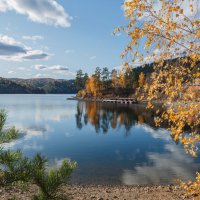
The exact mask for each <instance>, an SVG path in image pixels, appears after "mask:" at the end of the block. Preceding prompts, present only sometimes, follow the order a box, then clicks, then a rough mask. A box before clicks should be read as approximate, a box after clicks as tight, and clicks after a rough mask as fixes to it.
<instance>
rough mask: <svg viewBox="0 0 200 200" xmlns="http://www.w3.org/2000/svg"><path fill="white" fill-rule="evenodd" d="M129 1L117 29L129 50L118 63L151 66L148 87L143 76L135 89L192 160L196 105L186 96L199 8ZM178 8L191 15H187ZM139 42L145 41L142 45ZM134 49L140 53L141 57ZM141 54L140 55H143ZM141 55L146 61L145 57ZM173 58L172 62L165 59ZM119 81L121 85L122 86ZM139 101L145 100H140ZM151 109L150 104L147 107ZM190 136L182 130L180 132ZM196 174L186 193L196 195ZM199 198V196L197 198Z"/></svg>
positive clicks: (199, 119) (197, 136)
mask: <svg viewBox="0 0 200 200" xmlns="http://www.w3.org/2000/svg"><path fill="white" fill-rule="evenodd" d="M157 3H158V2H157V1H154V0H149V1H146V0H129V1H125V3H124V10H125V15H126V17H127V20H128V25H127V26H126V27H123V29H122V28H121V29H120V30H122V31H124V32H125V33H127V34H128V37H129V38H130V42H129V45H128V46H127V47H126V48H125V50H124V52H123V54H122V55H123V56H122V57H123V58H129V57H130V56H129V55H132V56H133V58H131V61H130V62H129V61H126V62H129V63H131V62H133V64H134V62H135V60H137V61H139V62H141V64H144V63H145V62H150V61H151V62H152V60H153V61H154V63H156V64H155V72H154V73H153V74H152V76H151V84H150V85H148V86H147V85H146V84H144V79H145V77H144V75H142V74H141V75H140V77H139V85H140V87H143V88H144V89H145V90H146V93H147V94H148V100H149V101H150V102H153V101H155V100H156V101H161V102H162V103H163V104H164V106H165V107H166V111H165V112H164V113H163V114H162V117H161V118H157V119H156V123H157V125H160V123H162V122H163V121H167V122H168V125H169V127H168V128H169V129H170V130H171V134H172V136H173V138H174V140H175V141H179V142H180V143H182V144H183V145H184V148H185V150H186V152H187V153H190V154H191V155H192V156H197V145H196V144H197V143H198V142H199V141H200V131H199V127H200V103H199V100H198V98H195V97H198V96H199V90H197V91H196V92H197V93H195V92H194V93H192V92H191V93H188V92H187V91H189V89H188V88H189V87H190V85H192V84H193V80H194V77H195V78H199V74H200V67H199V66H198V65H199V60H200V27H199V25H200V20H199V19H198V18H197V17H198V15H195V13H194V12H195V9H196V8H197V7H198V5H196V4H195V3H198V1H193V0H180V1H179V0H175V1H170V0H166V1H163V0H161V1H159V9H158V7H157V5H156V4H157ZM183 4H184V5H188V9H189V10H190V12H191V13H193V15H192V14H191V15H187V13H186V12H185V10H184V9H183ZM141 38H142V39H143V41H145V42H141ZM139 49H142V51H141V52H140V51H139ZM144 51H145V52H144ZM144 55H145V57H144ZM174 58H179V59H176V61H174V62H175V63H174V62H166V60H170V59H174ZM121 82H123V81H121ZM143 96H144V95H143ZM148 106H149V107H152V104H151V103H149V104H148ZM186 127H187V129H188V130H189V131H187V132H186V131H185V129H186ZM199 180H200V175H199V173H197V180H196V181H195V182H189V183H188V184H186V183H182V184H181V185H182V186H183V188H184V189H186V191H187V192H188V193H189V194H192V195H193V194H197V195H199V196H200V181H199ZM198 198H199V197H198Z"/></svg>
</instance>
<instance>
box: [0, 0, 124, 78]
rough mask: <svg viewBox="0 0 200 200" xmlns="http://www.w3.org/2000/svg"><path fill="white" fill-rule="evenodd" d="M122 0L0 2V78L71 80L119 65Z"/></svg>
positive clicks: (122, 36)
mask: <svg viewBox="0 0 200 200" xmlns="http://www.w3.org/2000/svg"><path fill="white" fill-rule="evenodd" d="M122 3H123V0H101V1H99V0H84V1H82V0H81V1H80V0H57V1H55V0H17V1H16V0H1V1H0V30H1V31H0V77H18V78H34V77H51V78H64V79H71V78H74V74H75V72H76V71H77V70H78V69H80V68H81V69H82V70H83V71H85V72H88V73H92V72H93V71H94V70H95V68H96V67H97V66H99V67H108V68H109V69H110V70H111V69H113V68H115V67H118V66H120V65H121V64H122V60H121V58H120V54H121V52H122V51H123V48H124V47H125V45H126V43H127V39H126V36H125V35H123V34H122V35H118V36H113V35H112V32H113V30H114V28H115V27H117V26H119V25H123V24H124V23H125V17H124V15H123V10H122Z"/></svg>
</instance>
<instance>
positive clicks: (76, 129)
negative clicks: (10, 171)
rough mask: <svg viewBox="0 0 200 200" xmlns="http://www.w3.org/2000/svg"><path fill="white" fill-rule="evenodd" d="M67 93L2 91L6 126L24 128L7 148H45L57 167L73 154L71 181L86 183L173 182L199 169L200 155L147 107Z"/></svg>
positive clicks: (0, 97) (32, 151)
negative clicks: (160, 125) (187, 147)
mask: <svg viewBox="0 0 200 200" xmlns="http://www.w3.org/2000/svg"><path fill="white" fill-rule="evenodd" d="M70 96H71V95H70ZM67 97H69V95H0V109H1V108H4V109H6V111H7V112H8V121H7V122H8V123H7V125H15V126H16V127H17V128H18V129H19V130H20V132H21V133H23V136H22V137H21V138H20V139H18V140H16V141H13V142H11V143H9V144H6V145H5V146H6V148H11V149H21V150H22V151H23V152H24V153H25V154H26V155H27V156H30V157H31V156H33V155H34V154H35V153H37V152H41V153H42V154H43V155H45V156H46V157H47V158H48V159H49V162H50V165H52V166H57V165H59V164H60V163H61V162H62V160H63V159H65V158H70V159H71V160H74V161H76V162H77V163H78V168H77V170H76V171H75V173H74V174H73V177H72V182H73V183H82V184H120V185H137V184H170V183H174V182H175V180H176V179H182V180H186V179H192V178H194V176H195V172H196V171H198V170H199V169H200V167H199V166H200V165H199V163H200V160H199V158H196V159H194V158H192V157H190V156H189V155H186V154H185V152H184V150H183V147H182V146H180V145H179V144H176V143H175V142H174V141H173V139H172V138H171V137H170V134H169V132H168V131H166V130H165V129H161V128H159V129H158V128H155V125H154V113H153V112H150V111H147V110H146V109H145V108H144V107H143V106H141V105H134V106H125V105H113V104H103V103H102V104H101V103H91V102H77V101H67V100H66V98H67Z"/></svg>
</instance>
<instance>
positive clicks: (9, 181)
mask: <svg viewBox="0 0 200 200" xmlns="http://www.w3.org/2000/svg"><path fill="white" fill-rule="evenodd" d="M6 117H7V115H6V112H5V111H4V110H1V111H0V144H2V143H5V142H9V141H11V140H13V139H16V138H17V137H18V136H19V132H18V131H17V130H16V129H15V127H12V128H10V129H7V130H4V125H5V122H6ZM47 164H48V162H47V159H46V158H45V157H43V156H41V155H40V154H37V155H36V156H35V157H33V158H32V159H30V158H28V157H26V156H24V155H23V154H22V152H20V151H19V150H18V151H10V150H4V149H3V148H0V186H3V187H4V186H12V185H13V183H21V184H25V185H27V184H35V185H37V186H38V187H39V190H40V191H39V194H38V195H35V196H34V200H51V199H56V198H57V191H58V189H59V187H60V186H61V185H62V184H64V183H67V182H68V180H69V177H70V175H71V174H72V172H73V170H74V169H75V167H76V163H75V162H71V161H69V160H64V161H63V163H62V165H61V167H59V168H55V169H53V168H48V165H47ZM14 199H15V197H14ZM57 199H58V198H57Z"/></svg>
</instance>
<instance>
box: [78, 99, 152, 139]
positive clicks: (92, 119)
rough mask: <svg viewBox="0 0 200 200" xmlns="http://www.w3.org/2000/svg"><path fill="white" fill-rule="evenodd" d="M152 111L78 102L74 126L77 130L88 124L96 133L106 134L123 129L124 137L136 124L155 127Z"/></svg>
mask: <svg viewBox="0 0 200 200" xmlns="http://www.w3.org/2000/svg"><path fill="white" fill-rule="evenodd" d="M154 116H155V112H154V111H149V110H148V111H147V110H146V108H145V106H141V105H134V106H126V105H116V104H105V103H98V102H78V104H77V114H76V124H77V127H78V128H79V129H81V128H82V127H83V125H87V124H88V123H89V124H90V125H92V126H93V127H94V128H95V130H96V132H97V133H99V132H100V131H102V132H103V133H107V132H108V130H109V129H110V128H111V129H117V128H120V127H122V126H123V127H124V128H125V130H126V133H125V134H126V135H128V134H130V130H131V128H132V127H133V126H134V125H135V124H136V123H139V124H144V123H146V124H148V125H150V126H152V127H155V123H154Z"/></svg>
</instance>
